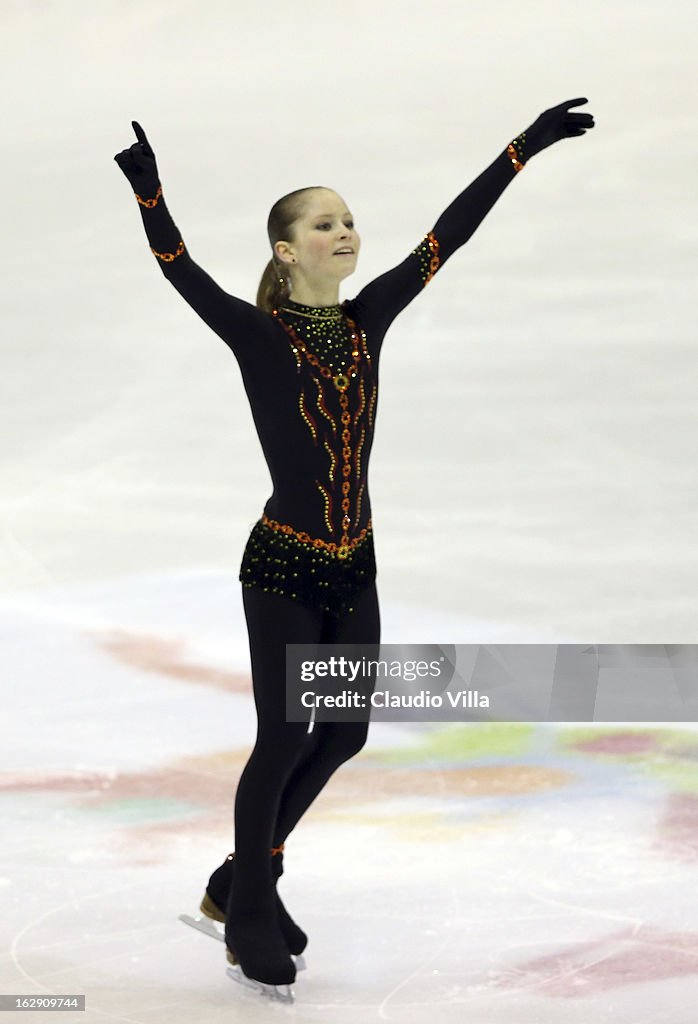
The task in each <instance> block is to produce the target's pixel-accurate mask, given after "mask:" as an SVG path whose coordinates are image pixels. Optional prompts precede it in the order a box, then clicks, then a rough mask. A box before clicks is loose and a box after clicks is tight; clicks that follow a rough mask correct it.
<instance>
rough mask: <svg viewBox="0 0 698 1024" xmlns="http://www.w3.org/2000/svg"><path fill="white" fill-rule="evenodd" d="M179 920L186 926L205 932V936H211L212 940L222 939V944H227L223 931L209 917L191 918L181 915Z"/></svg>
mask: <svg viewBox="0 0 698 1024" xmlns="http://www.w3.org/2000/svg"><path fill="white" fill-rule="evenodd" d="M177 920H179V921H183V922H184V924H188V925H190V926H191V927H192V928H196V930H197V931H198V932H203V933H204V935H210V936H211V938H212V939H220V941H221V942H225V933H224V932H223V929H222V928H218V926H217V925H216V922H215V921H211V920H210V918H208V917H191V916H190V915H189V914H180V915H179V917H178V919H177Z"/></svg>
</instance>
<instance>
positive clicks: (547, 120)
mask: <svg viewBox="0 0 698 1024" xmlns="http://www.w3.org/2000/svg"><path fill="white" fill-rule="evenodd" d="M588 102H589V100H588V99H586V98H585V97H583V96H582V97H580V98H579V99H575V100H565V101H564V103H558V105H557V106H556V107H551V108H550V110H544V111H543V113H542V114H541V115H540V117H539V118H537V119H536V120H535V121H534V122H533V124H532V125H531V126H530V128H527V129H526V141H525V142H524V144H523V158H522V159H523V160H529V159H530V158H531V157H532V156H535V155H536V153H540V151H541V150H542V149H546V148H547V147H548V146H552V144H553V142H558V141H559V140H560V139H566V138H571V136H573V135H585V134H586V131H587V129H588V128H593V127H594V115H593V114H570V112H569V107H578V106H579V104H580V103H588Z"/></svg>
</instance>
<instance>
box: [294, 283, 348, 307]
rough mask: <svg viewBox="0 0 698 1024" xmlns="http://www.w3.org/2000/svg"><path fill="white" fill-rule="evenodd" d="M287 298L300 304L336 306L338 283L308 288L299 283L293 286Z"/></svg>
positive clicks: (337, 301) (337, 303)
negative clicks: (324, 286)
mask: <svg viewBox="0 0 698 1024" xmlns="http://www.w3.org/2000/svg"><path fill="white" fill-rule="evenodd" d="M289 298H290V299H291V300H292V302H299V303H300V304H301V305H302V306H337V305H339V285H338V284H331V285H328V286H327V287H326V288H310V287H308V286H307V285H304V284H302V283H299V284H297V285H294V286H293V289H292V291H291V294H290V295H289Z"/></svg>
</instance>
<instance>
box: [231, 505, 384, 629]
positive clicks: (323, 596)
mask: <svg viewBox="0 0 698 1024" xmlns="http://www.w3.org/2000/svg"><path fill="white" fill-rule="evenodd" d="M375 578H376V557H375V551H374V547H373V531H372V530H371V529H370V528H369V529H368V530H367V531H366V536H365V537H364V538H363V539H362V540H361V541H360V542H359V543H358V544H356V546H355V547H353V548H351V550H350V551H349V553H348V554H347V556H346V557H345V558H340V557H339V556H338V555H336V554H334V553H332V552H330V551H327V550H325V549H324V548H322V547H317V546H315V545H314V544H313V543H312V540H311V541H301V540H299V539H298V538H297V537H295V536H293V534H288V533H280V532H279V531H278V530H274V529H272V528H271V527H270V526H267V525H266V524H265V523H264V522H263V521H262V520H261V519H259V520H258V521H257V522H256V523H255V525H254V527H253V528H252V532H251V533H250V536H249V540H248V541H247V544H246V546H245V551H244V554H243V557H242V564H241V566H240V574H239V576H238V579H239V580H240V582H241V583H242V585H243V586H245V587H261V588H262V590H269V591H272V592H273V593H275V594H284V595H286V596H287V597H290V598H293V599H294V600H296V601H300V602H301V603H302V604H305V605H308V606H309V607H311V608H320V609H323V610H324V611H326V612H329V613H330V614H331V615H336V616H338V617H339V616H341V615H344V614H346V613H347V612H351V611H353V602H354V601H355V599H356V597H357V595H358V594H359V593H360V592H361V591H362V590H363V589H364V588H365V587H367V586H368V585H369V584H371V583H372V582H373V581H374V580H375Z"/></svg>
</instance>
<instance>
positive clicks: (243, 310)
mask: <svg viewBox="0 0 698 1024" xmlns="http://www.w3.org/2000/svg"><path fill="white" fill-rule="evenodd" d="M516 173H517V172H516V170H515V169H514V166H513V164H512V161H511V159H510V157H509V155H508V153H507V151H506V149H504V150H502V152H501V153H500V154H499V155H498V156H497V157H496V159H495V160H493V161H492V163H491V164H490V165H489V166H488V167H487V168H485V170H484V171H482V173H481V174H479V175H478V177H477V178H475V180H474V181H472V182H471V183H470V184H469V185H468V186H467V187H466V188H465V189H464V190H463V191H462V192H461V193H460V194H459V195H458V196H456V198H455V199H454V200H453V201H452V202H451V203H450V204H449V205H448V206H447V207H446V209H445V210H444V211H443V213H442V214H441V215H440V216H439V218H438V219H437V221H436V223H435V224H434V227H433V228H432V231H431V232H429V233H427V234H426V235H425V236H424V239H423V240H422V242H420V244H419V245H417V246H416V247H415V248H414V249H413V250H412V251H411V252H410V253H409V255H408V256H407V257H406V258H405V259H404V260H403V261H402V262H401V263H399V264H398V265H397V266H395V267H393V268H392V269H391V270H388V271H386V272H384V273H383V274H381V275H380V276H378V277H376V278H374V279H373V280H372V281H371V282H370V283H369V284H367V285H365V286H364V287H363V288H362V289H361V291H360V292H359V293H358V295H357V296H356V298H355V299H353V300H351V302H350V307H351V309H352V315H353V316H354V317H355V319H356V320H357V322H358V323H359V324H360V325H361V326H363V327H364V328H365V329H366V331H367V332H368V333H369V336H370V337H371V340H372V344H373V347H374V349H375V350H376V351H377V350H378V348H379V347H380V346H381V344H382V341H383V337H384V335H385V332H386V331H387V329H388V327H389V326H390V324H391V323H392V321H393V320H394V319H395V317H396V316H397V315H398V314H399V313H400V312H401V311H402V310H403V309H404V308H405V307H406V306H407V305H408V304H409V303H410V302H411V301H412V299H413V298H414V297H415V296H416V295H417V294H418V293H419V292H420V291H421V290H422V288H423V287H424V285H425V284H426V283H427V281H428V280H430V279H431V277H432V276H433V272H432V273H425V272H424V267H425V266H427V265H428V264H429V263H432V264H433V256H434V253H435V252H436V254H437V259H436V261H435V262H436V266H437V268H438V269H441V268H442V267H443V265H444V263H445V262H446V261H447V260H448V259H449V257H450V256H451V255H452V254H453V253H454V252H455V251H456V250H457V249H458V248H460V246H462V245H464V244H465V243H466V242H467V241H468V239H469V238H470V237H471V236H472V235H473V233H474V232H475V231H476V229H477V228H478V226H479V225H480V224H481V223H482V221H483V220H484V218H485V217H486V216H487V214H488V213H489V211H490V210H491V209H492V207H493V206H494V204H495V203H496V201H497V199H499V197H500V196H501V195H502V193H503V192H504V190H505V189H506V187H507V185H509V183H510V182H511V181H512V179H513V178H514V177H515V176H516ZM139 209H140V212H141V217H142V219H143V225H144V227H145V231H146V235H147V237H148V241H149V243H150V246H151V248H152V249H154V250H155V252H156V253H160V254H165V253H170V254H172V255H174V254H175V253H177V251H178V247H179V248H181V246H182V245H183V246H184V248H183V251H182V252H181V254H180V255H177V256H175V257H174V259H171V260H163V259H162V256H157V255H156V256H154V259H156V260H157V262H158V263H159V265H160V269H161V270H162V273H163V274H164V275H165V277H166V278H167V280H168V281H170V283H171V284H172V285H173V286H174V287H175V288H176V289H177V291H178V292H179V293H180V295H182V297H183V298H184V299H185V300H186V302H188V303H189V305H190V306H191V307H192V308H193V309H194V310H195V311H196V312H197V313H198V315H199V316H200V317H201V318H202V319H203V320H204V321H205V323H207V324H208V325H209V327H211V329H212V330H214V331H215V332H216V334H218V335H219V336H220V337H221V338H222V339H223V340H224V341H225V342H226V343H227V344H228V345H229V346H230V348H231V349H232V350H233V351H234V352H235V354H236V355H237V356H238V358H240V359H244V358H245V356H246V355H250V354H251V346H252V345H253V336H254V334H255V333H257V334H258V333H259V332H260V331H262V332H263V331H264V330H265V328H266V327H267V326H268V320H269V318H268V315H267V314H266V313H263V312H262V311H261V310H259V309H258V308H257V307H256V306H255V305H253V304H252V303H249V302H246V301H245V300H244V299H240V298H237V297H236V296H234V295H230V294H228V293H227V292H225V291H224V290H223V289H222V288H221V287H220V286H219V285H218V284H217V283H216V282H215V281H214V280H213V278H211V277H210V276H209V275H208V274H207V273H206V271H205V270H203V269H202V268H201V267H200V266H199V265H198V264H197V263H196V262H195V261H194V260H193V259H192V258H191V256H190V254H189V251H188V249H187V246H186V243H185V242H184V240H183V238H182V235H181V233H180V231H179V229H178V227H177V225H176V224H175V222H174V220H173V219H172V216H171V214H170V212H169V210H168V208H167V205H166V202H165V199H164V196H163V195H161V196H160V197H159V199H158V202H157V205H155V206H154V207H145V206H143V205H140V204H139ZM430 235H431V243H429V242H428V239H429V236H430ZM435 243H436V245H437V246H438V249H437V250H436V249H435ZM265 321H266V322H265Z"/></svg>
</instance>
